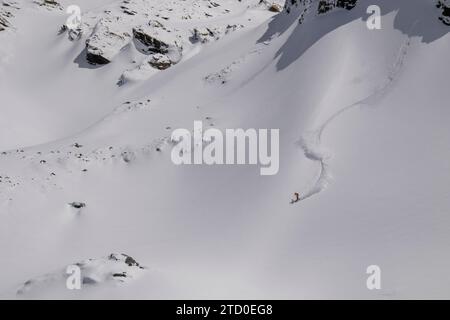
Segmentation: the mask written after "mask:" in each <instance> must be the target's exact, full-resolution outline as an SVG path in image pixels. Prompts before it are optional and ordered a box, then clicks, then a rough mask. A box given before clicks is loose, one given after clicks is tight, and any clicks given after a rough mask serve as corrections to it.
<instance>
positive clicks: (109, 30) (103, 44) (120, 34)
mask: <svg viewBox="0 0 450 320" xmlns="http://www.w3.org/2000/svg"><path fill="white" fill-rule="evenodd" d="M126 25H127V24H126V23H124V21H123V18H122V17H119V16H115V17H104V18H102V19H101V20H100V21H99V22H98V23H97V25H96V26H95V29H94V32H93V34H92V36H90V37H89V38H88V39H87V40H86V59H87V60H88V62H89V63H91V64H107V63H109V62H111V61H112V60H113V59H114V57H115V56H116V55H117V54H118V53H119V52H120V51H121V50H122V49H123V48H124V47H125V46H126V45H128V44H129V43H130V41H131V39H132V36H131V34H130V32H129V31H128V28H126Z"/></svg>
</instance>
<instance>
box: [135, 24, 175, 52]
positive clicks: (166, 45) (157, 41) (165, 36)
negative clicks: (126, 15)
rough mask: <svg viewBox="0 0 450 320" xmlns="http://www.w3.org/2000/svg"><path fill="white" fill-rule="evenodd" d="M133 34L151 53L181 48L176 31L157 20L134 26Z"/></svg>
mask: <svg viewBox="0 0 450 320" xmlns="http://www.w3.org/2000/svg"><path fill="white" fill-rule="evenodd" d="M133 36H134V38H135V39H136V40H137V41H139V42H140V43H141V44H142V45H143V46H145V47H146V48H144V50H145V51H147V52H150V53H161V54H166V53H169V52H171V51H173V50H180V49H181V45H180V44H179V40H178V39H177V36H176V35H175V33H174V32H173V31H172V30H169V29H167V28H166V27H164V25H163V24H162V23H161V22H159V21H156V20H151V21H150V22H149V23H148V24H146V25H140V26H136V27H134V28H133Z"/></svg>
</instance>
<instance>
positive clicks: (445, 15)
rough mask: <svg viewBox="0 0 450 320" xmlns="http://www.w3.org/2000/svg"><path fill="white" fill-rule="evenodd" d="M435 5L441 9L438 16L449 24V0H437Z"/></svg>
mask: <svg viewBox="0 0 450 320" xmlns="http://www.w3.org/2000/svg"><path fill="white" fill-rule="evenodd" d="M437 7H438V8H439V9H441V10H442V14H441V16H440V17H439V20H441V21H442V22H443V23H444V24H446V25H448V26H450V1H449V0H439V1H438V4H437Z"/></svg>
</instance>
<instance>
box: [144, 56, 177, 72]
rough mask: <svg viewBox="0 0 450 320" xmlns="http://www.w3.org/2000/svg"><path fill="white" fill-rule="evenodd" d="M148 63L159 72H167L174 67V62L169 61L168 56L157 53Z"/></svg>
mask: <svg viewBox="0 0 450 320" xmlns="http://www.w3.org/2000/svg"><path fill="white" fill-rule="evenodd" d="M148 63H149V64H150V65H151V66H152V67H153V68H156V69H158V70H166V69H167V68H170V66H172V64H173V62H172V61H171V60H170V59H169V57H168V56H166V55H164V54H161V53H156V54H153V55H152V56H151V57H150V59H149V60H148Z"/></svg>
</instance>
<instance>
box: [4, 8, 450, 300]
mask: <svg viewBox="0 0 450 320" xmlns="http://www.w3.org/2000/svg"><path fill="white" fill-rule="evenodd" d="M38 2H42V1H38ZM58 2H59V3H60V6H56V7H54V6H50V7H49V6H46V5H44V6H40V5H39V3H35V2H33V1H26V0H15V1H12V0H8V1H4V2H3V3H15V6H16V7H17V9H16V8H14V9H12V8H10V7H5V6H0V8H1V9H0V12H3V11H4V10H5V8H9V9H8V10H10V11H11V12H12V15H11V16H10V17H8V18H7V20H8V23H9V26H8V27H6V28H4V30H2V31H0V219H1V221H2V223H1V224H0V249H1V252H2V259H1V263H2V267H1V271H2V272H1V273H0V297H1V298H18V299H21V298H25V299H29V298H38V299H39V298H63V299H72V298H74V299H78V298H83V299H96V298H122V299H123V298H139V299H149V298H155V299H165V298H190V299H191V298H208V299H210V298H217V299H221V298H269V299H270V298H272V299H275V298H295V299H300V298H363V299H395V298H397V299H398V298H400V299H405V298H449V296H450V294H449V293H450V290H449V285H450V277H449V276H448V271H447V270H448V268H449V267H450V259H449V257H448V255H447V252H449V249H450V241H449V240H450V239H449V234H450V233H449V232H450V216H449V214H450V161H448V159H449V156H450V150H449V145H450V127H449V126H448V119H450V109H449V108H448V94H447V88H448V79H449V71H450V68H449V64H448V56H449V53H450V41H449V40H450V35H449V32H450V27H449V26H447V25H446V24H445V23H443V22H444V20H445V19H444V20H442V19H441V20H440V19H439V17H442V16H444V13H445V9H443V8H442V7H441V8H437V7H436V3H437V1H434V0H397V1H392V0H358V1H357V5H356V6H355V7H354V8H353V9H352V10H345V9H341V8H335V9H333V10H331V11H329V12H326V13H324V14H318V13H317V6H318V3H319V1H314V0H305V1H303V0H301V1H296V2H298V3H297V4H293V5H288V6H287V7H285V9H284V10H283V12H281V13H276V12H272V11H270V10H269V7H270V5H271V2H267V3H259V0H255V1H252V0H248V1H237V0H236V1H235V0H226V1H225V0H224V1H216V2H214V1H206V0H189V1H157V0H147V1H144V0H130V1H115V0H95V1H94V0H83V1H81V0H79V1H77V0H70V1H62V0H61V1H58ZM289 2H291V1H289ZM294 2H295V1H294ZM214 3H216V4H219V6H216V5H214ZM278 3H280V4H281V5H283V4H282V3H281V1H278ZM71 4H77V5H79V6H80V7H81V9H82V12H83V16H82V23H83V25H82V28H81V29H82V30H81V33H80V35H79V36H80V37H79V39H77V38H75V39H72V40H71V39H69V37H70V34H69V33H68V32H67V30H66V31H65V32H60V29H61V26H62V25H64V23H65V21H66V19H67V18H68V15H67V14H66V13H65V8H66V7H67V6H68V5H71ZM373 4H377V5H379V6H380V7H381V9H382V19H381V21H382V29H381V30H369V29H368V28H367V27H366V20H367V18H368V16H369V15H368V14H367V13H366V9H367V7H368V6H369V5H373ZM442 5H443V6H444V5H446V3H445V2H444V1H443V2H442ZM305 9H306V10H305ZM287 11H289V13H287ZM0 17H3V15H2V14H1V13H0ZM108 19H110V20H108ZM111 19H112V20H111ZM299 19H300V20H301V23H299ZM0 21H2V20H0ZM102 21H103V22H104V21H109V22H108V23H110V25H109V26H108V27H105V28H104V29H102V28H103V27H104V25H103V22H102ZM150 21H159V22H160V23H161V24H162V25H163V26H164V27H159V26H156V25H155V24H154V23H153V24H150V25H149V24H148V23H149V22H150ZM142 25H146V28H147V26H149V27H150V29H151V30H150V31H149V33H150V32H156V31H155V30H154V29H152V28H159V29H158V30H157V32H158V34H165V33H166V32H168V31H167V30H170V32H169V33H170V39H169V40H170V41H169V40H167V38H166V37H164V39H165V40H167V41H168V42H170V43H171V45H173V46H170V48H171V50H172V49H173V50H175V48H177V49H176V50H175V51H170V50H169V51H170V53H168V52H162V53H161V52H159V53H157V54H160V55H167V58H166V57H162V56H158V57H159V58H161V59H163V61H165V62H167V61H170V62H171V65H170V67H168V68H167V69H165V70H159V69H158V68H154V67H152V66H151V65H150V64H149V63H148V61H151V59H153V56H152V55H153V54H155V52H154V51H152V50H154V49H152V48H150V49H149V46H148V45H146V44H143V43H142V42H141V41H139V39H137V38H136V35H135V34H134V33H133V28H137V27H138V26H142ZM0 26H1V23H0ZM152 26H153V27H152ZM228 26H231V27H230V28H228ZM163 28H165V30H164V29H163ZM160 29H161V30H160ZM195 30H196V31H195ZM208 30H209V31H211V32H209V31H208ZM227 30H228V31H227ZM117 34H121V35H122V36H121V37H119V38H117V37H116V36H117ZM124 34H126V35H124ZM86 41H88V43H89V45H92V44H93V43H94V44H95V46H96V48H100V49H101V51H102V52H103V53H105V54H106V55H107V57H108V60H109V63H107V64H101V65H100V64H96V65H94V64H90V63H88V61H87V59H86V57H87V54H88V51H89V47H88V48H87V49H86ZM175 41H176V42H177V44H175ZM178 49H180V50H178ZM174 52H176V53H179V56H178V57H174V56H173V55H172V54H173V53H174ZM195 120H202V121H203V124H204V125H205V126H211V127H214V128H218V129H221V130H225V129H226V128H267V129H271V128H275V129H280V171H279V173H278V174H277V175H274V176H260V175H259V168H258V167H256V166H248V165H246V166H237V165H236V166H175V165H174V164H173V163H172V161H171V158H170V154H171V149H172V146H173V144H172V142H171V141H170V136H171V133H172V131H173V130H174V129H176V128H186V129H188V130H192V129H193V123H194V121H195ZM294 192H298V193H299V194H300V198H301V201H299V202H297V203H294V204H290V200H291V198H292V197H293V193H294ZM77 203H78V205H75V206H76V207H79V208H74V204H77ZM80 204H84V205H85V206H81V205H80ZM111 252H118V253H120V252H125V253H127V254H129V255H130V256H132V257H133V258H134V259H136V261H139V263H140V264H142V265H143V266H145V268H144V269H140V268H137V267H136V266H129V265H127V264H126V263H125V260H124V259H125V257H126V256H122V255H115V257H118V258H117V261H116V260H115V259H110V258H109V256H108V255H109V254H110V253H111ZM101 257H104V258H101ZM76 261H82V262H80V263H79V265H81V266H82V268H81V269H82V271H83V272H84V273H83V276H86V277H88V278H89V279H91V278H95V279H96V280H95V281H87V282H89V284H88V285H86V286H83V287H82V290H67V289H65V287H64V286H65V282H66V274H65V269H66V267H67V266H68V265H71V264H73V263H74V262H76ZM369 265H378V266H380V268H381V270H382V289H381V290H368V289H367V288H366V279H367V276H368V275H367V274H366V268H367V267H368V266H369ZM54 270H57V271H54ZM123 272H126V273H127V274H129V275H130V278H129V279H128V278H127V281H123V282H122V281H119V280H120V279H121V278H122V277H120V276H117V277H113V276H112V275H113V274H119V273H123ZM116 278H120V279H116Z"/></svg>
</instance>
